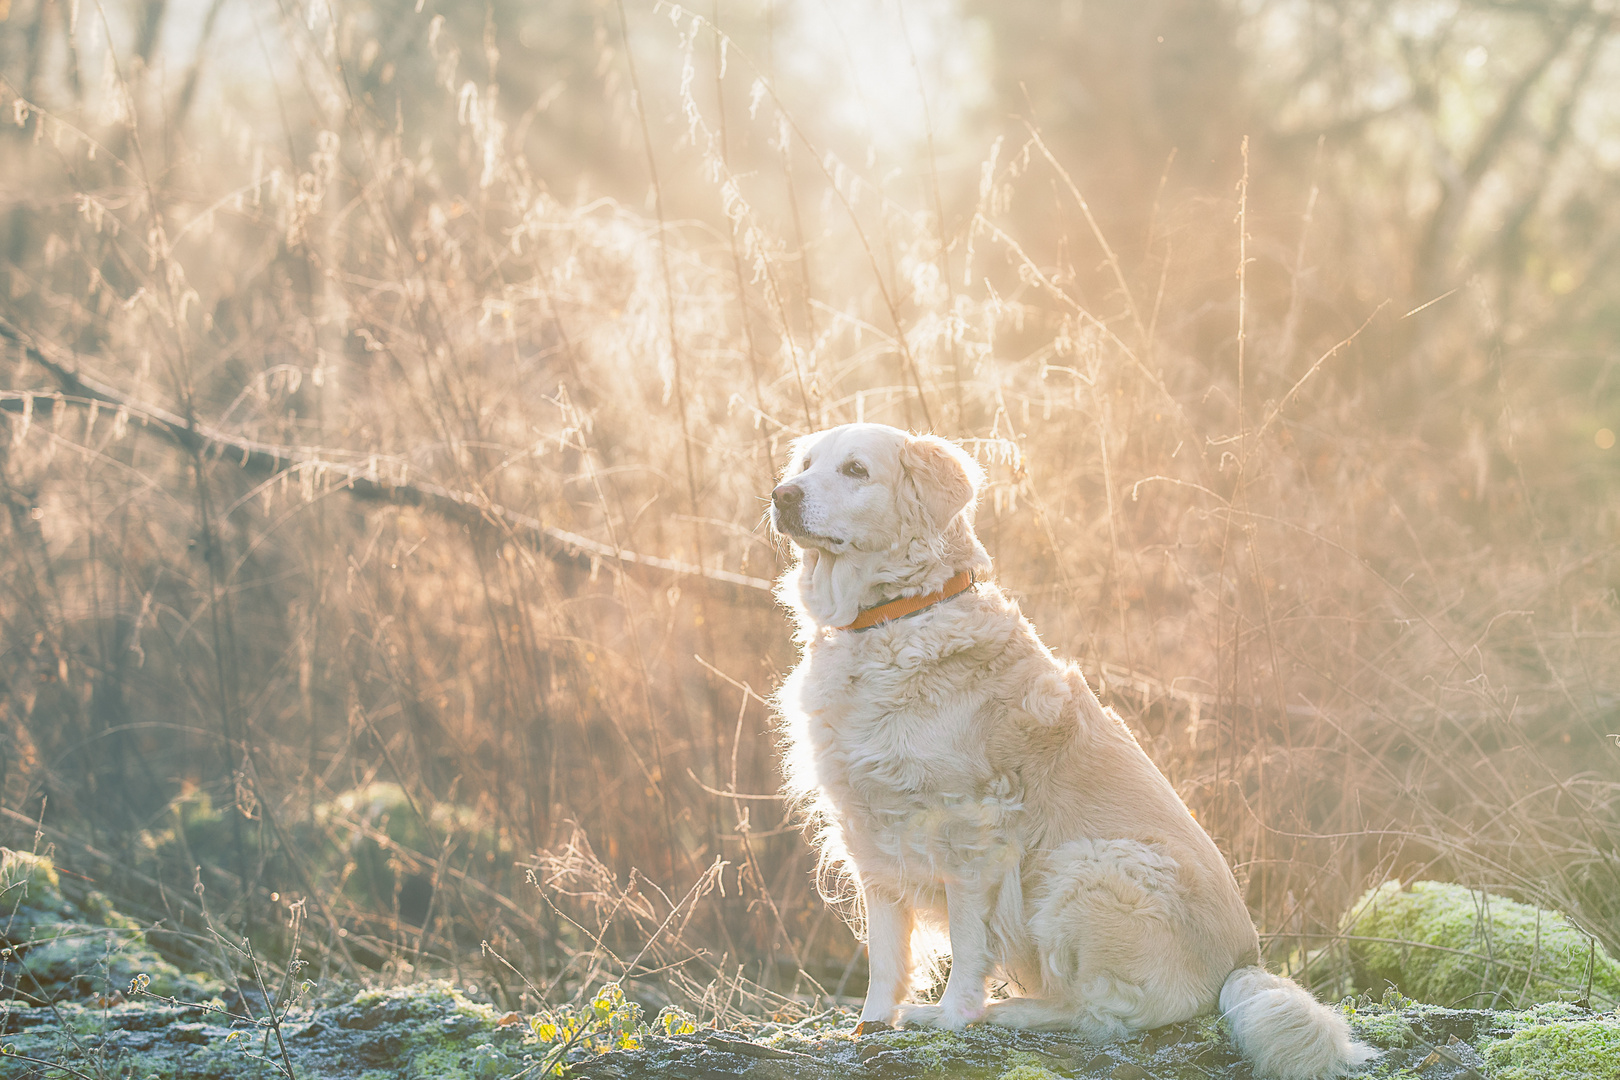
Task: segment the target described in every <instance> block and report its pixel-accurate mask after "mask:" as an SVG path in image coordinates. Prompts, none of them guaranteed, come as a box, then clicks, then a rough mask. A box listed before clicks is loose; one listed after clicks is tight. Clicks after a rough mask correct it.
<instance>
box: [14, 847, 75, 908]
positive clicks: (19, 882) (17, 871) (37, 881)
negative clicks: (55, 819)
mask: <svg viewBox="0 0 1620 1080" xmlns="http://www.w3.org/2000/svg"><path fill="white" fill-rule="evenodd" d="M65 902H66V901H64V900H63V899H62V878H61V876H60V875H58V874H57V872H56V866H55V865H54V864H53V863H52V862H51V860H50V859H49V858H48V857H46V856H44V855H34V854H32V853H30V852H27V851H12V850H11V849H10V848H0V912H4V914H6V915H8V916H9V915H11V913H12V912H13V911H16V912H17V913H18V916H19V917H23V918H26V917H27V916H26V915H25V914H24V913H26V912H39V911H53V912H60V910H61V908H62V905H63V904H64V903H65Z"/></svg>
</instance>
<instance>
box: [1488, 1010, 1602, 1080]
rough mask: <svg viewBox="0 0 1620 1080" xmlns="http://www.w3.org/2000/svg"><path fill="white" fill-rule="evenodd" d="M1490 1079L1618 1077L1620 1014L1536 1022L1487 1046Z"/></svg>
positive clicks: (1557, 1079)
mask: <svg viewBox="0 0 1620 1080" xmlns="http://www.w3.org/2000/svg"><path fill="white" fill-rule="evenodd" d="M1485 1064H1486V1068H1487V1072H1488V1074H1489V1075H1490V1076H1491V1078H1492V1080H1620V1018H1615V1017H1608V1016H1605V1017H1598V1018H1596V1019H1593V1020H1577V1021H1573V1022H1566V1023H1553V1024H1537V1025H1534V1026H1531V1027H1526V1028H1524V1029H1523V1030H1520V1031H1516V1032H1514V1033H1513V1034H1512V1035H1511V1036H1509V1037H1508V1038H1507V1039H1505V1040H1503V1041H1501V1042H1494V1043H1491V1044H1489V1045H1488V1046H1486V1047H1485Z"/></svg>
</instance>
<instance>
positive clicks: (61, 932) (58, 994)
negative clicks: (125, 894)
mask: <svg viewBox="0 0 1620 1080" xmlns="http://www.w3.org/2000/svg"><path fill="white" fill-rule="evenodd" d="M0 941H3V947H4V950H5V951H4V953H3V954H0V995H3V996H6V997H21V998H23V999H24V1000H33V1001H63V1000H91V999H95V998H100V999H104V1000H105V999H110V998H115V997H118V996H121V995H123V994H124V993H127V992H128V990H129V986H130V983H131V981H133V980H134V979H135V977H136V976H137V975H146V976H147V977H148V983H147V989H148V991H149V992H150V993H153V994H156V995H158V996H159V997H168V998H181V999H184V1000H188V1001H206V1000H208V999H210V998H213V997H214V996H215V995H217V994H219V993H221V992H222V990H223V989H224V987H223V985H222V984H221V983H220V982H219V981H218V980H217V979H214V978H212V977H211V976H208V975H204V974H200V973H195V972H183V971H181V970H180V969H179V968H178V967H176V966H175V965H174V964H172V963H170V962H169V961H168V960H165V959H164V958H163V957H162V956H161V955H160V954H159V953H158V952H157V950H155V949H153V948H152V947H151V945H149V944H148V943H147V940H146V935H145V934H144V933H142V931H141V928H140V924H139V923H137V922H136V921H135V920H134V919H131V918H129V917H128V916H126V915H123V914H121V913H120V912H119V911H118V910H117V909H116V908H114V907H113V905H112V902H111V901H110V900H108V899H107V897H106V896H105V895H103V894H102V893H99V892H94V891H92V892H90V893H88V894H86V895H85V896H84V897H83V899H82V900H81V902H80V903H77V904H75V903H74V902H73V901H71V900H69V899H68V898H67V897H66V896H64V895H63V893H62V880H61V875H60V874H58V873H57V870H56V867H55V865H54V864H53V863H52V862H51V860H50V859H49V858H48V857H46V856H44V855H36V854H33V853H30V852H26V851H12V850H10V849H8V848H0Z"/></svg>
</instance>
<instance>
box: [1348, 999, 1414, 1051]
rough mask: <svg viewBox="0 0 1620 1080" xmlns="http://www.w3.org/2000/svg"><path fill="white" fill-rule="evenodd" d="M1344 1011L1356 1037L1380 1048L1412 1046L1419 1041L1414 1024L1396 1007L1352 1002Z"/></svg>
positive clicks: (1391, 1048)
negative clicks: (1360, 1004) (1358, 1006)
mask: <svg viewBox="0 0 1620 1080" xmlns="http://www.w3.org/2000/svg"><path fill="white" fill-rule="evenodd" d="M1344 1012H1345V1019H1347V1020H1349V1021H1350V1030H1351V1031H1352V1032H1354V1034H1355V1036H1356V1038H1357V1039H1360V1040H1361V1041H1362V1042H1364V1043H1368V1044H1370V1045H1372V1046H1376V1047H1377V1048H1378V1049H1380V1050H1394V1049H1398V1048H1400V1047H1406V1046H1411V1045H1412V1044H1413V1043H1414V1042H1416V1041H1417V1033H1416V1032H1415V1031H1413V1030H1412V1025H1411V1024H1410V1023H1409V1022H1408V1021H1407V1019H1406V1018H1405V1017H1404V1016H1402V1015H1401V1014H1400V1012H1399V1011H1397V1010H1395V1009H1389V1008H1385V1007H1383V1006H1381V1005H1373V1006H1371V1007H1369V1008H1357V1007H1356V1006H1355V1005H1354V1004H1352V1005H1350V1007H1349V1008H1348V1009H1345V1010H1344Z"/></svg>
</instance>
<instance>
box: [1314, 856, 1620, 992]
mask: <svg viewBox="0 0 1620 1080" xmlns="http://www.w3.org/2000/svg"><path fill="white" fill-rule="evenodd" d="M1344 929H1345V934H1346V936H1347V937H1348V938H1349V945H1350V958H1351V964H1352V966H1353V970H1354V973H1355V979H1356V983H1357V985H1358V986H1359V987H1361V988H1362V989H1366V990H1372V991H1373V992H1375V993H1376V992H1380V991H1382V990H1383V988H1384V987H1385V986H1386V985H1390V984H1393V985H1395V986H1397V987H1399V989H1400V991H1401V992H1402V993H1403V994H1406V995H1408V996H1410V997H1412V998H1414V999H1416V1000H1418V1001H1424V1002H1429V1003H1432V1004H1436V1005H1459V1004H1466V1005H1479V1006H1494V1007H1512V1008H1524V1007H1526V1006H1529V1005H1532V1004H1535V1003H1538V1002H1548V1001H1559V1000H1563V1001H1571V1000H1574V999H1575V998H1578V997H1580V996H1581V995H1582V994H1583V993H1584V992H1585V987H1586V985H1587V980H1588V964H1589V962H1590V974H1591V999H1592V1003H1593V1004H1594V1005H1609V1006H1613V1005H1614V1004H1616V1003H1620V963H1617V962H1616V961H1615V960H1614V959H1613V958H1611V957H1610V956H1609V954H1608V953H1607V952H1605V951H1604V949H1603V946H1601V945H1594V943H1593V942H1592V939H1591V938H1589V937H1588V936H1587V935H1585V934H1583V933H1581V931H1580V930H1578V929H1576V928H1575V927H1574V926H1573V925H1571V924H1570V922H1569V920H1568V919H1566V918H1564V916H1562V915H1560V914H1558V913H1557V912H1552V911H1544V910H1542V909H1540V908H1536V907H1533V906H1532V905H1529V904H1521V903H1517V902H1516V901H1513V900H1508V899H1506V898H1505V897H1501V896H1495V895H1491V894H1489V893H1483V892H1477V891H1474V890H1472V889H1468V888H1465V887H1463V886H1461V885H1451V884H1446V883H1443V882H1437V881H1419V882H1415V883H1413V884H1412V885H1410V886H1403V885H1402V884H1401V883H1400V882H1397V881H1390V882H1385V883H1384V884H1383V885H1380V886H1379V887H1378V888H1376V889H1373V890H1372V891H1371V892H1369V893H1368V894H1367V895H1366V896H1364V897H1363V898H1362V899H1361V900H1360V901H1359V902H1357V903H1356V904H1355V905H1354V906H1352V908H1351V909H1350V913H1349V915H1348V916H1347V917H1346V922H1345V928H1344Z"/></svg>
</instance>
